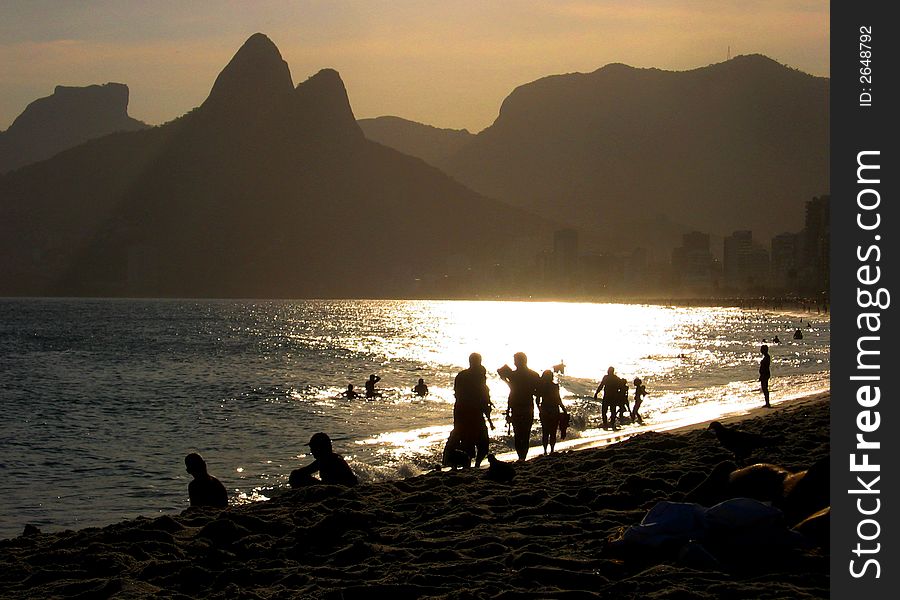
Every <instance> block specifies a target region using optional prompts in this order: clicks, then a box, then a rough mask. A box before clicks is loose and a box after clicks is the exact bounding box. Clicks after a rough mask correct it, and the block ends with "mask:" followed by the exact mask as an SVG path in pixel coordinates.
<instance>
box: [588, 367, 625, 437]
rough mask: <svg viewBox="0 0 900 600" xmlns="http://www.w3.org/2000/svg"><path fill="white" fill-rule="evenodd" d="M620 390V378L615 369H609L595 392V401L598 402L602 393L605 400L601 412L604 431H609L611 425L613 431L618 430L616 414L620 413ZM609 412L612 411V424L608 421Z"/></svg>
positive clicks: (602, 402) (601, 403)
mask: <svg viewBox="0 0 900 600" xmlns="http://www.w3.org/2000/svg"><path fill="white" fill-rule="evenodd" d="M620 389H621V388H620V386H619V378H618V377H617V376H616V370H615V368H613V367H610V368H608V369H607V370H606V375H604V376H603V379H601V380H600V385H598V386H597V391H595V392H594V400H596V399H597V396H599V395H600V391H601V390H602V391H603V400H602V401H601V402H600V412H601V414H602V415H603V429H608V428H609V425H612V428H613V429H615V428H616V412H618V408H619V393H620ZM607 410H610V422H607V419H606V411H607Z"/></svg>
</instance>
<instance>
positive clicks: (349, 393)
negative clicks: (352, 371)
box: [341, 383, 359, 400]
mask: <svg viewBox="0 0 900 600" xmlns="http://www.w3.org/2000/svg"><path fill="white" fill-rule="evenodd" d="M341 395H342V396H343V397H344V398H346V399H347V400H356V399H357V398H359V392H357V391H356V390H354V389H353V384H352V383H348V384H347V390H346V391H345V392H343V393H342V394H341Z"/></svg>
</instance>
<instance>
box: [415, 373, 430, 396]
mask: <svg viewBox="0 0 900 600" xmlns="http://www.w3.org/2000/svg"><path fill="white" fill-rule="evenodd" d="M412 391H413V392H414V393H415V394H416V395H417V396H421V397H423V398H424V397H425V396H427V395H428V385H427V384H426V383H425V380H424V379H422V378H421V377H419V383H417V384H416V385H415V387H413V389H412Z"/></svg>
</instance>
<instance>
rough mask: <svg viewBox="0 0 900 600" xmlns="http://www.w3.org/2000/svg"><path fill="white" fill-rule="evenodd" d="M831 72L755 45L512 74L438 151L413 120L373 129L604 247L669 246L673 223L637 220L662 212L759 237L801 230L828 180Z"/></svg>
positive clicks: (687, 222) (695, 225) (688, 223)
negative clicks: (536, 74) (694, 62)
mask: <svg viewBox="0 0 900 600" xmlns="http://www.w3.org/2000/svg"><path fill="white" fill-rule="evenodd" d="M829 85H830V82H829V80H828V79H826V78H821V77H814V76H812V75H808V74H806V73H803V72H800V71H797V70H794V69H791V68H788V67H785V66H784V65H781V64H779V63H777V62H776V61H774V60H772V59H770V58H767V57H765V56H761V55H750V56H739V57H736V58H733V59H731V60H729V61H727V62H723V63H718V64H713V65H709V66H707V67H702V68H698V69H693V70H690V71H663V70H659V69H637V68H634V67H629V66H627V65H623V64H609V65H606V66H604V67H602V68H600V69H597V70H596V71H594V72H591V73H571V74H566V75H552V76H549V77H544V78H542V79H538V80H537V81H533V82H531V83H528V84H525V85H521V86H519V87H517V88H516V89H515V90H513V91H512V93H510V95H509V96H508V97H507V98H506V99H505V100H504V101H503V103H502V106H501V107H500V113H499V116H498V117H497V119H496V120H495V121H494V123H493V124H492V125H491V126H490V127H488V128H487V129H485V130H483V131H481V132H480V133H478V134H477V135H474V136H470V138H469V139H467V140H466V141H465V143H464V144H461V145H460V147H459V149H458V150H456V151H455V152H453V153H451V154H449V155H447V156H446V157H443V158H442V157H440V156H436V155H435V154H434V153H433V152H432V153H431V154H426V152H425V150H419V149H417V146H416V145H415V144H413V143H412V142H411V141H410V140H409V139H408V138H409V137H410V136H407V138H406V139H402V136H403V135H404V133H403V132H404V130H405V129H409V127H408V126H406V127H404V128H400V127H395V128H394V130H393V131H392V132H391V135H392V136H393V138H392V137H391V135H388V134H387V133H380V134H379V135H378V136H377V137H376V138H375V139H378V140H379V141H381V142H382V143H385V144H387V145H391V146H393V147H395V148H397V149H398V150H401V151H403V152H408V153H411V154H414V155H416V156H419V157H421V158H422V159H424V160H426V161H428V162H431V163H432V164H434V165H435V166H438V167H440V168H441V169H442V170H444V171H445V172H447V173H449V174H450V175H452V176H453V177H455V178H456V179H457V180H459V181H460V182H462V183H464V184H465V185H467V186H469V187H471V188H472V189H474V190H476V191H478V192H481V193H483V194H485V195H487V196H490V197H493V198H498V199H500V200H503V201H505V202H508V203H510V204H512V205H514V206H519V207H522V208H525V209H528V210H530V211H533V212H535V213H537V214H543V215H547V216H552V217H554V218H556V219H558V220H559V221H562V222H565V223H568V224H571V225H573V226H576V227H579V228H581V229H582V231H586V232H589V233H592V234H593V235H588V236H585V237H587V238H588V240H589V241H593V242H594V243H595V245H596V246H598V247H600V248H603V249H607V250H614V249H617V248H629V247H634V246H641V245H644V246H653V245H654V243H655V242H656V241H658V240H659V239H662V238H665V244H660V247H663V246H666V245H668V247H669V248H671V245H669V244H670V242H671V240H672V239H673V235H672V234H673V233H674V232H673V231H666V232H664V231H662V230H660V231H659V232H658V233H659V235H658V234H657V231H656V229H653V228H651V229H650V230H645V229H644V227H645V226H648V227H649V226H650V225H651V224H652V223H653V222H655V219H656V217H657V216H667V217H669V218H670V219H673V220H675V221H678V222H679V223H682V224H683V227H684V229H685V230H690V229H699V230H702V231H708V232H712V233H715V234H720V235H721V234H729V233H731V232H732V231H734V230H737V229H751V230H753V231H754V234H755V237H756V238H757V239H761V240H764V241H765V240H767V239H768V237H771V236H772V235H774V234H777V233H780V232H782V231H791V230H794V231H796V230H799V229H800V228H801V227H802V224H803V202H804V201H806V200H810V199H811V198H812V197H814V196H819V195H822V194H824V193H827V192H828V190H829V128H828V122H829V105H828V93H829ZM364 129H365V127H364ZM642 223H643V224H644V225H642Z"/></svg>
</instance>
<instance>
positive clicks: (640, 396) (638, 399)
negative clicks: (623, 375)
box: [631, 377, 647, 425]
mask: <svg viewBox="0 0 900 600" xmlns="http://www.w3.org/2000/svg"><path fill="white" fill-rule="evenodd" d="M646 395H647V388H646V387H644V382H642V381H641V378H640V377H635V378H634V407H633V408H632V409H631V414H632V416H633V417H634V418H635V419H636V420H637V422H638V423H640V424H641V425H643V424H644V419H643V418H641V413H640V412H638V411H640V409H641V403H642V402H643V401H644V396H646Z"/></svg>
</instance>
